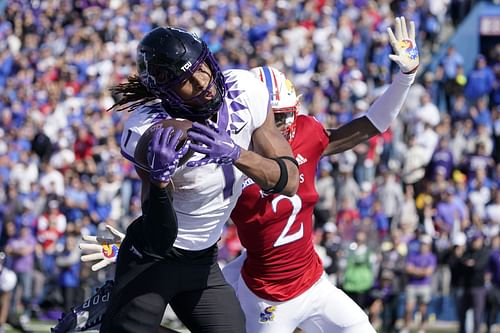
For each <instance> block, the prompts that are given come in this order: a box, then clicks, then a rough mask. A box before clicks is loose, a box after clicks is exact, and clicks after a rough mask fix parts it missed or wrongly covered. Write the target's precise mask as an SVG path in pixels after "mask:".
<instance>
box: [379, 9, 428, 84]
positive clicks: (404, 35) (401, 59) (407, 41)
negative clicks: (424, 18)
mask: <svg viewBox="0 0 500 333" xmlns="http://www.w3.org/2000/svg"><path fill="white" fill-rule="evenodd" d="M395 29H396V36H394V33H393V32H392V29H391V28H387V33H388V34H389V41H390V43H391V46H392V50H393V51H394V53H395V54H391V55H389V58H390V59H391V60H392V61H394V62H396V63H397V64H398V65H399V68H400V69H401V72H403V73H405V74H409V73H413V72H414V71H416V69H417V67H418V65H419V63H420V60H419V57H418V48H417V44H416V43H415V22H413V21H411V22H410V31H409V32H408V29H407V28H406V20H405V18H404V16H401V17H397V18H396V26H395Z"/></svg>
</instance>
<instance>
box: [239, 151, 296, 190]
mask: <svg viewBox="0 0 500 333" xmlns="http://www.w3.org/2000/svg"><path fill="white" fill-rule="evenodd" d="M290 157H292V156H291V155H290ZM292 158H293V157H292ZM283 161H284V163H285V166H286V171H285V170H284V172H286V177H287V182H286V185H285V187H284V188H283V190H282V191H280V193H281V194H284V195H287V196H293V195H294V194H295V193H296V192H297V189H298V187H299V170H298V168H297V167H296V166H295V165H294V164H293V163H292V162H291V161H288V160H283ZM234 165H235V166H236V167H237V168H238V169H240V170H241V171H242V172H243V173H244V174H246V175H247V176H248V177H250V178H252V179H253V180H254V181H255V183H257V184H258V185H259V186H260V187H261V188H262V189H265V190H267V189H271V188H273V187H274V186H275V185H276V184H277V183H278V182H279V180H280V177H281V170H280V166H279V164H278V163H277V162H276V161H275V160H272V159H269V158H265V157H263V156H261V155H259V154H257V153H254V152H252V151H248V150H244V149H242V150H241V155H240V158H239V159H238V160H237V161H236V162H235V164H234Z"/></svg>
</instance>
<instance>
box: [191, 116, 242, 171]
mask: <svg viewBox="0 0 500 333" xmlns="http://www.w3.org/2000/svg"><path fill="white" fill-rule="evenodd" d="M188 137H189V138H190V139H191V141H192V143H190V145H189V148H190V149H192V150H194V151H195V152H198V153H201V154H205V157H204V158H202V159H201V160H198V161H189V162H188V163H187V164H186V165H187V166H188V167H197V166H200V165H205V164H208V163H216V164H232V163H234V161H236V160H237V159H238V158H239V157H240V153H241V148H240V147H239V146H238V145H237V144H236V143H234V141H233V139H231V136H230V135H229V133H227V132H226V131H224V130H223V129H220V128H219V127H218V126H217V124H216V123H214V122H213V121H210V120H209V121H208V125H202V124H199V123H193V127H192V128H191V129H190V130H189V131H188Z"/></svg>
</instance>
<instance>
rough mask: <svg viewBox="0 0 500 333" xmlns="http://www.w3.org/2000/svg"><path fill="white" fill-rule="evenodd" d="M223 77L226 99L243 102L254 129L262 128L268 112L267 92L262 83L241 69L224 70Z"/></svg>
mask: <svg viewBox="0 0 500 333" xmlns="http://www.w3.org/2000/svg"><path fill="white" fill-rule="evenodd" d="M224 76H225V80H226V88H227V98H228V99H229V100H231V99H233V100H236V101H237V102H239V103H241V102H243V103H244V104H245V105H246V106H247V107H248V109H249V111H250V114H251V116H252V119H253V122H254V124H255V128H258V127H260V126H262V124H263V123H264V121H265V120H266V117H267V114H268V111H269V92H268V91H267V88H266V86H265V85H264V83H262V82H261V81H260V80H258V79H257V78H256V77H255V76H254V75H253V74H252V73H251V72H250V71H247V70H243V69H231V70H226V71H224ZM230 102H231V101H230Z"/></svg>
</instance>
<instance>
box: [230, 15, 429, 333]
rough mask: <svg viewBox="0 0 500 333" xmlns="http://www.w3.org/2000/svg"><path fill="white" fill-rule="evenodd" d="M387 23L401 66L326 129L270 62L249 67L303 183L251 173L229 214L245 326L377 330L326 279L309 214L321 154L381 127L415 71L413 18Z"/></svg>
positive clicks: (265, 332)
mask: <svg viewBox="0 0 500 333" xmlns="http://www.w3.org/2000/svg"><path fill="white" fill-rule="evenodd" d="M388 30H389V31H388V33H389V37H390V40H391V45H392V47H393V49H394V52H395V55H391V59H393V60H394V61H396V62H397V63H398V64H399V66H400V68H401V72H400V73H398V74H396V76H395V79H394V81H393V82H392V84H391V85H390V87H389V88H388V89H387V90H386V91H385V93H384V94H383V95H382V96H380V98H378V99H377V100H376V101H375V103H373V105H371V107H370V108H369V109H368V111H367V113H366V114H365V115H364V116H362V117H360V118H357V119H355V120H353V121H351V122H349V123H347V124H345V125H344V126H342V127H340V128H338V129H326V130H325V129H324V128H323V126H322V125H321V124H320V123H319V122H318V121H317V120H316V119H315V118H314V117H312V116H306V115H298V113H297V104H298V98H297V96H296V94H295V90H294V87H293V85H292V83H291V82H290V81H289V80H287V79H286V77H285V75H284V74H283V73H281V72H279V71H278V70H276V69H274V68H271V67H258V68H255V69H253V70H252V72H254V74H255V75H256V76H257V77H258V78H259V79H260V80H261V81H262V82H264V83H265V85H266V86H267V88H268V91H269V94H270V97H271V107H272V109H273V111H274V115H275V123H276V125H277V126H278V127H279V129H280V130H281V132H282V134H283V135H284V136H285V137H286V138H287V139H288V141H289V142H290V145H291V147H292V151H293V153H294V156H295V158H296V160H297V162H298V164H299V173H300V177H299V178H300V184H299V189H298V191H297V193H296V194H295V195H294V196H292V197H289V196H285V195H280V194H268V193H265V192H263V191H262V189H261V188H260V187H259V186H258V185H257V184H255V183H254V182H253V181H251V180H250V179H248V180H247V181H246V182H245V183H244V189H243V192H242V195H241V196H240V198H239V199H238V202H237V204H236V207H235V209H234V210H233V212H232V214H231V219H232V220H233V222H234V223H235V224H236V226H237V229H238V234H239V237H240V240H241V243H242V245H243V247H244V248H246V252H245V253H244V254H243V255H242V256H240V257H239V258H237V259H236V260H234V261H233V262H231V263H229V264H228V265H227V266H226V267H225V268H224V269H223V272H224V275H225V278H226V280H227V281H228V282H229V283H230V284H232V285H233V287H234V288H235V290H236V293H237V296H238V299H239V301H240V303H241V306H242V308H243V312H244V313H245V317H246V328H247V332H252V333H290V332H293V330H294V329H295V328H296V327H300V328H302V329H303V330H305V331H306V332H307V333H315V332H318V333H319V332H329V333H359V332H375V330H374V328H373V327H372V326H371V324H370V322H369V320H368V317H367V316H366V314H365V313H364V312H363V310H362V309H361V308H360V307H359V306H358V305H356V303H355V302H354V301H352V300H351V299H350V298H349V297H348V296H347V295H346V294H345V293H344V292H342V291H341V290H340V289H338V288H336V287H335V286H334V285H332V284H331V283H330V282H329V281H328V279H327V277H326V274H325V273H324V270H323V265H322V263H321V259H320V258H319V256H318V254H317V253H316V251H315V250H314V246H313V242H312V235H313V220H312V216H313V208H314V205H315V203H316V202H317V200H318V194H317V192H316V190H315V176H316V169H317V165H318V163H319V160H320V158H321V157H322V156H325V155H331V154H336V153H339V152H342V151H345V150H347V149H350V148H352V147H354V146H355V145H357V144H358V143H360V142H362V141H365V140H367V139H368V138H370V137H372V136H374V135H377V134H379V133H382V132H384V131H386V130H387V128H388V127H389V125H390V123H391V122H392V121H393V120H394V118H395V117H396V116H397V114H398V112H399V110H400V108H401V106H402V105H403V103H404V101H405V99H406V95H407V93H408V90H409V88H410V86H411V84H412V83H413V81H414V79H415V72H416V70H417V67H418V65H419V59H418V50H417V49H416V46H415V28H414V23H413V22H411V23H410V32H408V31H407V28H406V22H405V20H404V18H398V19H396V35H395V36H394V34H393V33H392V31H391V30H390V29H388ZM240 272H241V273H240Z"/></svg>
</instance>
